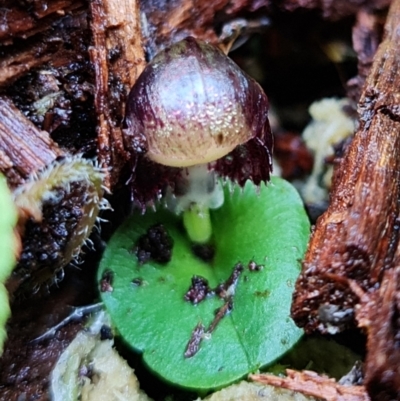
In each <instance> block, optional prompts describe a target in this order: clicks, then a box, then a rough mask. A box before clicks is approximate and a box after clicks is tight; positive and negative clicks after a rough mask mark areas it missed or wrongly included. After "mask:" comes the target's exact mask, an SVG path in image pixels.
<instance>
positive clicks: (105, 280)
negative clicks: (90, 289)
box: [100, 270, 114, 292]
mask: <svg viewBox="0 0 400 401" xmlns="http://www.w3.org/2000/svg"><path fill="white" fill-rule="evenodd" d="M113 279H114V273H113V272H112V271H111V270H106V271H105V272H104V273H103V276H102V277H101V280H100V291H101V292H112V291H113V290H114V289H113V287H112V283H113Z"/></svg>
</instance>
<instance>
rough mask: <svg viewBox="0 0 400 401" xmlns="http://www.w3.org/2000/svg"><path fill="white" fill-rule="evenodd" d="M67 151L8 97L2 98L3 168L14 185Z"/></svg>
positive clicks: (0, 138)
mask: <svg viewBox="0 0 400 401" xmlns="http://www.w3.org/2000/svg"><path fill="white" fill-rule="evenodd" d="M61 155H63V151H62V150H61V149H60V148H59V146H58V145H57V144H56V143H55V142H54V141H53V140H52V139H51V138H50V136H49V134H48V133H47V132H46V131H41V130H39V129H38V128H37V127H36V126H35V125H34V124H33V123H31V122H30V121H29V120H28V119H27V118H26V117H25V116H24V115H23V114H22V113H21V112H20V111H19V110H18V109H17V107H15V105H14V104H13V103H12V102H11V101H10V100H9V99H7V98H4V97H0V170H1V171H2V172H3V173H4V174H5V176H6V177H7V182H8V185H9V186H10V187H11V188H14V187H16V186H18V185H19V184H21V183H22V182H24V180H25V179H26V178H27V177H28V176H29V175H30V174H31V173H33V172H36V171H39V170H41V169H43V168H45V167H46V166H48V165H49V164H50V163H51V162H53V161H54V160H55V159H56V158H57V157H59V156H61Z"/></svg>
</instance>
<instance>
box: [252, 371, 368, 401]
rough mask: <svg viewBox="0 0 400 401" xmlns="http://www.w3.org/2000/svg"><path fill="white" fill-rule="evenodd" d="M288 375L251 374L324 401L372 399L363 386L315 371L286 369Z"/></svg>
mask: <svg viewBox="0 0 400 401" xmlns="http://www.w3.org/2000/svg"><path fill="white" fill-rule="evenodd" d="M286 374H287V377H281V376H275V375H271V374H260V375H250V379H251V380H253V381H256V382H258V383H262V384H269V385H272V386H277V387H283V388H287V389H289V390H293V391H298V392H300V393H302V394H304V395H308V396H313V397H316V398H318V399H321V400H324V401H370V398H369V397H368V394H367V392H366V390H365V388H364V387H363V386H343V385H340V384H338V383H337V382H336V381H335V380H334V379H330V378H328V377H327V376H321V375H318V374H317V373H315V372H311V371H308V370H303V371H302V372H296V371H295V370H291V369H286Z"/></svg>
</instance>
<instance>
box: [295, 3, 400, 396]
mask: <svg viewBox="0 0 400 401" xmlns="http://www.w3.org/2000/svg"><path fill="white" fill-rule="evenodd" d="M399 28H400V1H399V0H396V1H394V2H393V4H392V6H391V9H390V12H389V15H388V20H387V23H386V27H385V37H384V40H383V42H382V43H381V44H380V46H379V49H378V52H377V54H376V55H375V57H374V62H373V65H372V68H371V71H370V73H369V76H368V78H367V81H366V83H365V86H364V89H363V92H362V96H361V99H360V102H359V107H358V110H359V114H360V127H359V129H358V131H357V132H356V134H355V136H354V139H353V141H352V143H351V145H350V146H349V148H348V150H347V153H346V154H345V156H344V158H343V160H342V161H341V163H340V165H339V166H338V168H337V170H336V172H335V177H334V184H333V188H332V194H331V204H330V206H329V208H328V210H327V212H326V213H325V214H324V215H323V216H322V217H321V218H320V219H319V221H318V222H317V225H316V228H315V231H314V233H313V235H312V238H311V241H310V244H309V247H308V250H307V253H306V256H305V260H304V262H303V269H302V273H301V275H300V277H299V279H298V281H297V283H296V290H295V294H294V302H293V305H292V315H293V317H294V319H295V320H296V321H297V323H298V324H299V325H301V326H303V327H305V329H306V331H308V332H311V331H313V330H320V331H322V332H326V331H328V332H329V331H332V330H340V329H342V328H344V327H346V326H348V325H349V324H355V323H356V322H357V323H358V325H359V326H360V327H363V328H364V329H365V330H366V332H367V334H368V344H367V351H368V353H367V362H366V369H365V377H366V381H365V383H366V387H367V389H368V392H369V394H370V396H371V397H372V399H374V400H379V401H386V400H393V399H400V375H399V366H400V351H399V340H400V244H399V231H400V157H399V149H400V109H399V98H400V89H399V88H400V30H399ZM344 317H346V319H343V318H344ZM349 318H350V319H349ZM354 318H355V319H354Z"/></svg>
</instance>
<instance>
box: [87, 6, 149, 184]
mask: <svg viewBox="0 0 400 401" xmlns="http://www.w3.org/2000/svg"><path fill="white" fill-rule="evenodd" d="M90 8H91V14H92V21H91V29H92V34H93V46H92V47H91V48H90V49H89V55H90V59H91V61H92V63H93V66H94V70H95V75H96V84H95V107H96V111H97V116H98V127H97V132H98V135H97V138H98V157H99V161H100V164H101V165H102V167H105V168H109V172H108V176H107V177H106V179H105V185H106V186H107V187H109V188H110V187H112V186H114V185H115V183H116V182H117V180H118V178H119V175H120V172H121V170H122V167H123V165H124V164H125V162H126V161H127V160H128V157H129V155H128V153H127V152H126V150H125V149H124V145H123V140H122V127H121V123H122V119H123V117H124V114H125V102H126V98H127V95H128V94H129V91H130V89H131V87H132V86H133V84H134V82H135V81H136V79H137V77H138V76H139V75H140V73H141V72H142V70H143V68H144V65H145V58H144V53H143V48H142V42H141V31H140V14H139V7H138V4H137V1H136V0H124V1H116V0H94V1H92V2H91V3H90ZM111 167H112V169H111Z"/></svg>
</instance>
